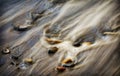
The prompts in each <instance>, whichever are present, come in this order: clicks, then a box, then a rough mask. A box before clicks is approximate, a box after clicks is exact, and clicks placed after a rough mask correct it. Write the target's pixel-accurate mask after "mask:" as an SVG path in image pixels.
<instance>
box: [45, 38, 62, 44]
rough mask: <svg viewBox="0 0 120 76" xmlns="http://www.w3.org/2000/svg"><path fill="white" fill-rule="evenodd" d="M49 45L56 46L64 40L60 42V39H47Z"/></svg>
mask: <svg viewBox="0 0 120 76" xmlns="http://www.w3.org/2000/svg"><path fill="white" fill-rule="evenodd" d="M45 40H46V41H47V42H48V43H49V44H51V45H54V44H59V43H61V42H62V40H58V39H50V38H46V39H45Z"/></svg>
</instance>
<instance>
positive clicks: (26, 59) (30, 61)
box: [23, 58, 33, 64]
mask: <svg viewBox="0 0 120 76" xmlns="http://www.w3.org/2000/svg"><path fill="white" fill-rule="evenodd" d="M23 61H24V62H25V63H29V64H32V63H33V59H32V58H25V59H24V60H23Z"/></svg>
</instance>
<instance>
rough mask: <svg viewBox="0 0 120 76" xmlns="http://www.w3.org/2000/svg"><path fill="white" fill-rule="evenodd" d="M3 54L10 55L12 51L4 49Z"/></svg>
mask: <svg viewBox="0 0 120 76" xmlns="http://www.w3.org/2000/svg"><path fill="white" fill-rule="evenodd" d="M2 53H3V54H9V53H10V50H9V49H8V48H5V49H2Z"/></svg>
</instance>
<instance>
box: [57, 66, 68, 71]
mask: <svg viewBox="0 0 120 76" xmlns="http://www.w3.org/2000/svg"><path fill="white" fill-rule="evenodd" d="M56 69H57V71H59V72H63V71H65V70H66V68H65V67H63V66H58V67H56Z"/></svg>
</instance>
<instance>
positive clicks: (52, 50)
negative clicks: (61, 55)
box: [48, 47, 58, 54]
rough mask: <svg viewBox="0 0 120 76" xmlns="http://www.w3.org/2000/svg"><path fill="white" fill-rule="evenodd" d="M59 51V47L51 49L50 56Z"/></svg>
mask: <svg viewBox="0 0 120 76" xmlns="http://www.w3.org/2000/svg"><path fill="white" fill-rule="evenodd" d="M57 51H58V48H57V47H50V48H49V50H48V54H54V53H56V52H57Z"/></svg>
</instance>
